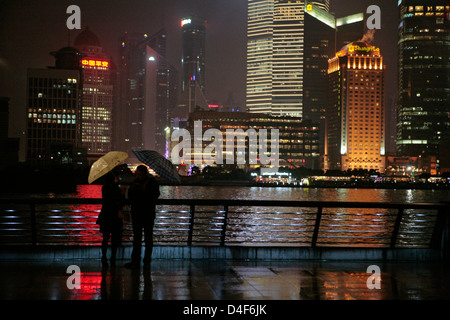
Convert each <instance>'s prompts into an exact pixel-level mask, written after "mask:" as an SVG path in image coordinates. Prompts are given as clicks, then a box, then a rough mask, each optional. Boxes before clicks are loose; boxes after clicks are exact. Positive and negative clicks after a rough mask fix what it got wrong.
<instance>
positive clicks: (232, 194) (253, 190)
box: [64, 185, 450, 203]
mask: <svg viewBox="0 0 450 320" xmlns="http://www.w3.org/2000/svg"><path fill="white" fill-rule="evenodd" d="M160 191H161V198H162V199H227V200H286V201H343V202H345V201H349V202H357V201H362V202H399V203H438V202H440V201H449V200H450V190H417V189H358V188H291V187H233V186H161V187H160ZM64 196H70V197H72V196H74V197H77V198H90V197H92V198H98V197H101V186H97V185H83V186H78V191H77V193H76V194H69V195H64Z"/></svg>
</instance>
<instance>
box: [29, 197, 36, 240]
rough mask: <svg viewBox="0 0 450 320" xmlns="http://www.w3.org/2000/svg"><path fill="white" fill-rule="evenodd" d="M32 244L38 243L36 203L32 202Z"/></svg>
mask: <svg viewBox="0 0 450 320" xmlns="http://www.w3.org/2000/svg"><path fill="white" fill-rule="evenodd" d="M30 224H31V244H32V245H33V246H35V245H37V226H36V204H35V203H34V202H32V203H31V204H30Z"/></svg>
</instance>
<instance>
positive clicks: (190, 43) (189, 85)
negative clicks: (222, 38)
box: [181, 16, 207, 113]
mask: <svg viewBox="0 0 450 320" xmlns="http://www.w3.org/2000/svg"><path fill="white" fill-rule="evenodd" d="M181 28H182V36H181V37H182V58H181V68H182V75H181V94H182V100H183V101H182V104H183V105H185V108H186V109H187V110H186V111H187V113H189V112H192V111H193V110H194V109H195V107H196V106H197V105H198V104H199V101H202V100H205V99H204V93H205V75H206V69H205V62H206V55H205V54H206V22H205V20H203V19H200V18H198V17H195V16H192V17H185V18H183V19H182V20H181ZM201 104H202V105H204V106H206V105H207V102H203V101H202V103H201Z"/></svg>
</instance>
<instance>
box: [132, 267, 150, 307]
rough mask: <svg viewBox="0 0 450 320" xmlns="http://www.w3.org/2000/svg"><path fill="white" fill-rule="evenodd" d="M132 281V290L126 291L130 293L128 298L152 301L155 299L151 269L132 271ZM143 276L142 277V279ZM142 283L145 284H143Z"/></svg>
mask: <svg viewBox="0 0 450 320" xmlns="http://www.w3.org/2000/svg"><path fill="white" fill-rule="evenodd" d="M130 272H131V279H130V281H129V285H130V290H129V291H128V290H126V291H127V292H129V293H130V296H129V297H127V298H128V299H130V300H152V299H153V284H152V278H151V271H150V268H144V269H143V270H142V273H141V270H140V269H136V268H134V269H132V270H131V271H130ZM141 275H142V277H141ZM142 281H143V282H144V283H142Z"/></svg>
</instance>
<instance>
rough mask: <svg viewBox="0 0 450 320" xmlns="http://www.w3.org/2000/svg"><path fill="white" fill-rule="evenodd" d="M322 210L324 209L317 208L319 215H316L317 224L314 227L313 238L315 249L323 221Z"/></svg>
mask: <svg viewBox="0 0 450 320" xmlns="http://www.w3.org/2000/svg"><path fill="white" fill-rule="evenodd" d="M322 210H323V207H321V206H319V207H318V208H317V215H316V224H315V225H314V233H313V237H312V243H311V245H312V247H313V248H314V247H315V246H316V245H317V238H318V237H319V228H320V220H321V219H322Z"/></svg>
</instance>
